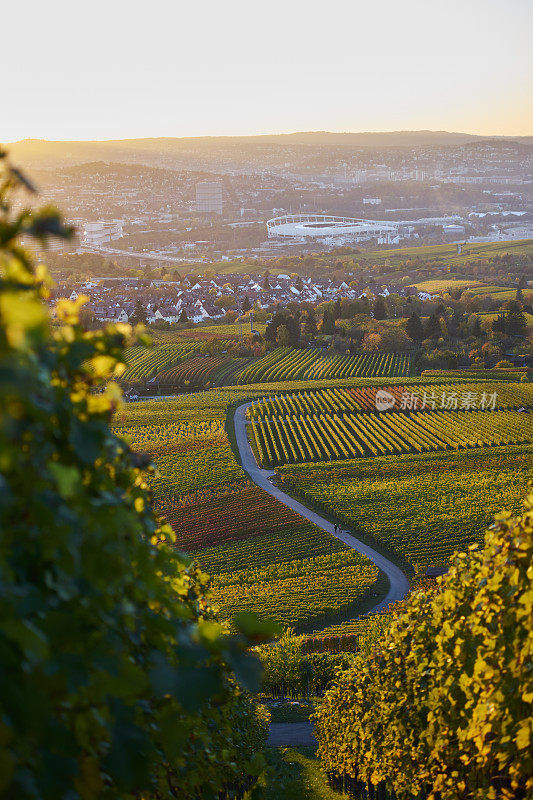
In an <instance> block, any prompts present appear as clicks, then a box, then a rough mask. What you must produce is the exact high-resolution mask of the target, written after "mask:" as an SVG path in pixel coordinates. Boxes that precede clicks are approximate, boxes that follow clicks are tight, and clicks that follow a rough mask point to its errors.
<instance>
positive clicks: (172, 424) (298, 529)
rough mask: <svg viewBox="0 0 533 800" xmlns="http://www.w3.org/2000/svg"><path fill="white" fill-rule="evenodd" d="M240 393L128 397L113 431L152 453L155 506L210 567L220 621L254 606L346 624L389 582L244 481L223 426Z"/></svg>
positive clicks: (302, 622)
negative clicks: (149, 398)
mask: <svg viewBox="0 0 533 800" xmlns="http://www.w3.org/2000/svg"><path fill="white" fill-rule="evenodd" d="M235 394H238V393H228V394H225V393H223V392H220V391H219V392H217V391H212V392H209V393H202V394H196V395H194V396H186V395H185V396H183V397H182V398H176V400H172V401H167V400H152V401H146V402H141V403H135V404H130V405H128V406H127V407H125V408H124V409H123V411H122V413H121V415H120V416H117V419H116V428H115V430H116V431H117V432H119V433H121V434H122V435H124V436H126V438H127V439H128V441H129V442H130V445H131V446H132V447H133V448H134V449H136V450H141V451H143V452H146V453H148V454H149V455H151V456H152V457H153V458H154V459H155V461H156V466H157V472H156V474H155V475H154V476H153V477H152V478H151V479H150V480H151V485H152V489H153V492H154V505H155V507H156V509H157V511H158V512H159V513H161V514H164V515H165V517H166V518H167V519H168V521H169V522H170V523H171V524H172V526H173V528H174V530H175V532H176V535H177V542H176V546H177V547H178V548H179V549H180V550H186V551H188V552H190V553H192V554H194V555H195V557H196V558H197V559H198V561H199V562H200V564H201V566H202V567H203V568H204V569H206V570H207V571H208V572H209V573H210V574H211V575H212V583H213V587H212V592H213V598H212V599H213V602H214V603H215V604H216V605H217V606H218V607H219V609H220V615H221V618H222V619H227V620H228V621H230V620H231V617H232V615H233V614H234V613H235V612H236V611H242V610H253V611H255V612H256V613H258V614H259V615H260V616H261V617H263V618H267V617H273V618H274V619H276V620H277V621H278V622H280V623H281V624H283V625H284V626H292V627H296V628H298V629H299V630H320V628H322V627H323V626H324V625H327V624H335V623H338V624H340V623H341V622H342V621H343V620H344V619H346V618H351V617H353V616H354V615H355V614H357V613H358V612H359V610H363V611H364V610H365V609H366V608H368V607H370V606H371V605H374V604H375V603H376V602H377V599H379V597H378V595H381V593H384V592H385V590H386V586H385V585H384V583H383V580H382V579H379V580H378V578H379V576H378V570H377V569H376V568H375V567H374V566H373V564H371V562H370V561H368V560H367V559H365V558H364V557H362V556H359V555H358V554H357V553H355V552H354V551H352V550H350V549H349V548H348V547H347V546H346V545H344V544H342V543H341V542H340V541H339V540H337V539H335V538H334V537H332V536H331V535H329V534H328V533H326V532H325V531H323V530H321V529H320V528H318V527H316V526H315V525H312V524H311V523H308V522H306V521H305V520H302V518H301V517H300V516H298V514H296V513H295V512H293V511H291V510H290V509H288V508H287V507H286V506H284V505H283V504H281V503H278V502H277V501H276V500H274V499H273V498H272V497H271V496H270V495H269V494H267V493H266V492H263V491H262V490H261V489H259V488H258V487H257V486H255V484H251V483H250V482H249V481H248V480H247V479H246V477H245V475H244V473H243V471H242V469H241V468H240V466H239V465H238V464H237V462H236V461H235V457H234V455H233V451H232V449H231V447H230V444H229V441H228V438H227V435H226V432H225V429H224V423H225V417H226V409H227V404H228V402H230V401H231V399H232V398H233V397H234V396H235ZM317 578H318V579H317ZM376 581H378V583H376ZM376 598H377V599H376Z"/></svg>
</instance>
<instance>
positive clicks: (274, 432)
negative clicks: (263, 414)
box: [251, 411, 533, 467]
mask: <svg viewBox="0 0 533 800" xmlns="http://www.w3.org/2000/svg"><path fill="white" fill-rule="evenodd" d="M251 426H252V432H253V433H252V435H253V442H254V443H255V447H256V450H257V453H258V455H259V459H260V461H261V463H262V464H263V465H265V466H270V467H275V466H279V465H281V464H296V463H299V462H305V461H331V460H337V459H345V458H354V457H357V456H368V455H373V456H377V455H383V454H387V453H406V452H413V451H415V452H419V453H422V452H424V451H428V450H440V449H444V450H446V449H453V450H458V449H459V448H466V447H483V446H491V445H503V444H519V443H522V442H531V441H532V438H533V412H532V411H527V412H520V411H471V412H467V411H434V412H431V413H426V412H424V411H420V412H414V413H411V414H357V413H354V414H344V416H339V415H337V414H323V413H322V414H295V415H292V416H286V417H282V416H278V417H273V418H272V419H264V420H258V421H256V422H253V423H251Z"/></svg>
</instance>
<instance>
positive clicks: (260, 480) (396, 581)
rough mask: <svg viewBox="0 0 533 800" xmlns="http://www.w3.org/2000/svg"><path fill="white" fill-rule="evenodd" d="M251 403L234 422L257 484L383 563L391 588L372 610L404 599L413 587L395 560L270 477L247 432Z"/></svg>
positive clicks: (239, 444)
mask: <svg viewBox="0 0 533 800" xmlns="http://www.w3.org/2000/svg"><path fill="white" fill-rule="evenodd" d="M251 404H252V403H251V401H250V402H248V403H243V404H242V405H241V406H239V407H238V408H237V410H236V411H235V417H234V424H235V436H236V438H237V447H238V448H239V453H240V456H241V463H242V466H243V467H244V469H245V470H246V472H247V473H248V475H249V476H250V478H251V479H252V480H253V482H254V483H255V484H257V486H260V487H261V489H264V490H265V492H268V493H269V494H271V495H272V497H275V498H276V500H279V501H280V503H284V505H286V506H288V507H289V508H292V509H293V511H296V513H297V514H300V516H301V517H305V519H308V520H309V522H313V523H314V524H315V525H318V527H319V528H323V529H324V530H325V531H328V533H331V534H333V536H336V537H337V539H340V540H341V542H344V544H347V545H348V547H352V548H353V549H354V550H357V552H358V553H362V554H363V555H364V556H367V558H369V559H370V560H371V561H373V562H374V564H375V565H376V567H379V569H380V570H382V571H383V572H384V573H385V575H386V576H387V578H388V579H389V591H388V592H387V594H386V596H385V597H384V598H383V600H382V601H381V602H380V603H378V604H377V605H376V606H375V607H374V608H373V609H371V612H370V613H376V612H378V611H381V609H383V608H385V606H388V605H389V603H394V602H395V601H396V600H401V599H402V598H403V597H405V595H406V594H407V592H408V591H409V583H408V581H407V578H406V577H405V575H404V574H403V572H402V570H401V569H400V568H399V567H397V566H396V564H393V563H392V561H389V559H388V558H385V556H383V555H381V553H378V552H376V550H373V549H372V548H371V547H369V546H368V545H367V544H363V542H360V541H359V539H356V538H355V536H352V535H351V534H349V533H345V532H343V531H342V532H341V531H338V532H337V533H335V529H334V527H333V523H332V522H329V520H327V519H324V517H321V516H320V514H317V513H316V511H311V509H310V508H307V506H304V504H303V503H300V502H299V501H298V500H295V499H294V498H293V497H290V495H288V494H285V492H283V491H282V490H281V489H278V487H277V486H273V485H272V483H271V482H270V480H269V478H271V477H272V475H274V474H275V472H274V471H273V470H267V469H261V468H260V467H259V466H258V464H257V461H256V460H255V456H254V454H253V451H252V448H251V447H250V442H249V441H248V436H247V435H246V425H247V424H248V423H247V422H246V416H245V415H246V409H247V408H248V406H250V405H251Z"/></svg>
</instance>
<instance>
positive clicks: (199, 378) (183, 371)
mask: <svg viewBox="0 0 533 800" xmlns="http://www.w3.org/2000/svg"><path fill="white" fill-rule="evenodd" d="M246 361H247V359H232V358H221V357H214V356H211V357H210V356H202V357H199V358H191V359H189V360H187V361H184V362H183V363H182V364H179V365H178V366H176V367H173V368H172V369H168V370H163V371H162V372H158V373H157V375H156V376H155V377H154V378H153V383H156V384H157V385H158V386H160V387H163V388H166V389H183V388H187V387H190V388H198V387H208V386H209V385H210V384H214V383H218V382H219V381H221V380H222V381H224V380H227V381H230V378H231V375H232V374H233V373H234V372H236V371H237V370H239V369H241V368H242V366H243V363H245V362H246Z"/></svg>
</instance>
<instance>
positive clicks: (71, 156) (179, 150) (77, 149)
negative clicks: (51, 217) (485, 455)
mask: <svg viewBox="0 0 533 800" xmlns="http://www.w3.org/2000/svg"><path fill="white" fill-rule="evenodd" d="M487 141H493V142H496V141H497V142H505V141H512V142H516V143H517V144H520V145H526V146H532V145H533V136H512V137H511V136H507V137H505V136H495V137H487V136H475V135H473V134H468V133H450V132H448V131H391V132H388V133H387V132H385V133H371V132H368V133H333V132H328V131H303V132H299V133H282V134H276V135H274V134H267V135H263V136H200V137H183V138H152V139H116V140H109V141H75V142H58V141H47V140H45V139H23V140H21V141H19V142H14V143H12V144H9V145H7V148H8V149H9V151H10V152H11V154H12V156H13V157H14V158H16V159H17V160H19V161H20V162H22V163H28V164H32V165H39V166H47V165H48V166H54V165H56V164H58V163H62V164H63V165H67V164H80V163H84V162H87V161H120V160H121V159H124V160H125V161H143V160H147V161H152V160H153V158H154V157H158V156H159V157H166V158H168V157H172V156H176V157H179V156H186V155H191V154H194V153H196V154H198V155H202V154H207V153H210V154H216V153H217V152H226V153H227V152H228V151H232V150H238V148H242V147H244V148H246V150H247V151H248V153H251V152H252V151H253V150H254V149H255V147H264V146H265V145H270V146H273V147H275V146H276V145H280V146H282V145H283V146H286V145H294V146H302V147H303V146H310V147H318V148H320V147H343V146H344V147H351V148H358V147H369V148H381V147H427V146H431V145H433V146H443V145H450V146H459V145H465V144H475V143H480V142H487Z"/></svg>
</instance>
